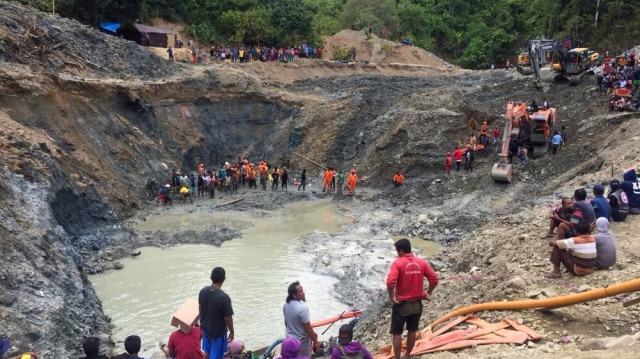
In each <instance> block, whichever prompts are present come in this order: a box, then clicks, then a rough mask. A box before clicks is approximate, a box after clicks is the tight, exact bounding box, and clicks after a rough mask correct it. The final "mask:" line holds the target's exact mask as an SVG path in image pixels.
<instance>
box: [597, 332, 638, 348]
mask: <svg viewBox="0 0 640 359" xmlns="http://www.w3.org/2000/svg"><path fill="white" fill-rule="evenodd" d="M633 343H634V340H633V336H631V335H623V336H621V337H620V338H614V339H613V340H610V341H609V342H608V343H607V344H605V346H604V347H605V348H606V349H623V348H626V347H628V346H629V345H630V344H633Z"/></svg>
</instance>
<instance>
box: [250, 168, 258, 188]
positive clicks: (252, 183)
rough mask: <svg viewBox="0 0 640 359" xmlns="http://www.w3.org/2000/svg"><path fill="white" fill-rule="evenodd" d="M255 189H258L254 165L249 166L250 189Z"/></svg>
mask: <svg viewBox="0 0 640 359" xmlns="http://www.w3.org/2000/svg"><path fill="white" fill-rule="evenodd" d="M251 186H253V188H255V189H258V186H257V185H256V166H255V165H254V164H253V163H250V164H249V189H251Z"/></svg>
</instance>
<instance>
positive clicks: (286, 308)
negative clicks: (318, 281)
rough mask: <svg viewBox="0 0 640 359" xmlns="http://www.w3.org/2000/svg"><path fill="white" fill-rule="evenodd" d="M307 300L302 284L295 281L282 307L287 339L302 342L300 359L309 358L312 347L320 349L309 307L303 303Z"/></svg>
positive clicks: (289, 288) (299, 353)
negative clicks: (312, 325) (301, 358)
mask: <svg viewBox="0 0 640 359" xmlns="http://www.w3.org/2000/svg"><path fill="white" fill-rule="evenodd" d="M305 300H306V297H305V293H304V288H302V285H300V282H298V281H295V282H293V283H291V284H289V287H288V288H287V299H286V301H285V303H284V305H283V306H282V314H283V315H284V326H285V328H286V334H285V337H287V338H296V339H298V340H299V341H300V350H299V351H298V356H299V357H308V356H309V353H311V346H313V347H314V349H315V350H316V351H318V350H319V349H320V343H319V342H318V335H317V334H316V332H315V331H313V328H312V327H311V316H310V314H309V307H307V305H306V304H304V303H303V302H304V301H305Z"/></svg>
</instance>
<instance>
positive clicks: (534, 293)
mask: <svg viewBox="0 0 640 359" xmlns="http://www.w3.org/2000/svg"><path fill="white" fill-rule="evenodd" d="M540 294H542V293H541V292H540V291H539V290H530V291H528V292H527V294H525V295H526V296H527V298H532V299H533V298H537V297H538V296H539V295H540Z"/></svg>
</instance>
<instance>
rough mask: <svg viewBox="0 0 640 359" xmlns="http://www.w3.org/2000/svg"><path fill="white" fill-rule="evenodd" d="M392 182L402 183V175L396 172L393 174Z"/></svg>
mask: <svg viewBox="0 0 640 359" xmlns="http://www.w3.org/2000/svg"><path fill="white" fill-rule="evenodd" d="M393 182H395V183H404V176H403V175H401V174H400V173H396V175H395V176H393Z"/></svg>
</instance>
